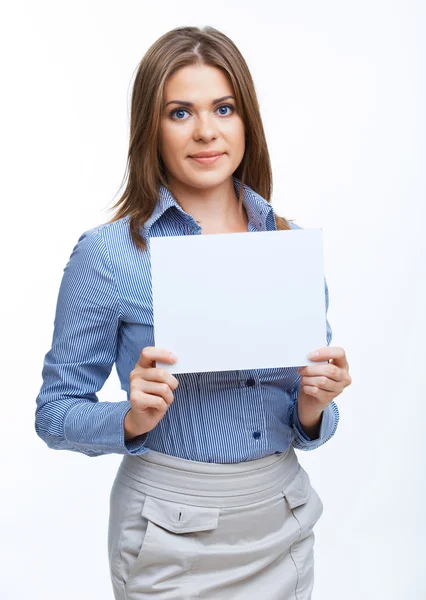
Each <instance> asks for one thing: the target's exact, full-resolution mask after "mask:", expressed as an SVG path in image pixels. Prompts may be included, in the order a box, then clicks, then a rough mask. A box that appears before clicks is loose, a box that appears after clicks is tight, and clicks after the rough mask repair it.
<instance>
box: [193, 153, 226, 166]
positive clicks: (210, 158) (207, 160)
mask: <svg viewBox="0 0 426 600" xmlns="http://www.w3.org/2000/svg"><path fill="white" fill-rule="evenodd" d="M221 156H223V154H217V155H216V156H205V157H201V156H199V157H195V156H190V157H189V158H192V160H196V161H197V162H198V163H200V164H201V165H211V164H212V163H214V162H216V161H217V160H219V158H220V157H221Z"/></svg>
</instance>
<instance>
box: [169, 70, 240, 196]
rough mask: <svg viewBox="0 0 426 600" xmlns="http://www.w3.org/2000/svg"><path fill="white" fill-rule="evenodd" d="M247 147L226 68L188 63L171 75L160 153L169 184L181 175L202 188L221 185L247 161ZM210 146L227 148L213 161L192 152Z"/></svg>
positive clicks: (217, 148) (180, 180)
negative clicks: (201, 160)
mask: <svg viewBox="0 0 426 600" xmlns="http://www.w3.org/2000/svg"><path fill="white" fill-rule="evenodd" d="M226 96H231V97H227V98H224V97H226ZM219 99H220V101H219V102H218V101H217V100H219ZM172 101H173V102H172ZM175 101H176V102H175ZM185 103H191V105H190V106H188V104H185ZM244 149H245V135H244V123H243V120H242V119H241V117H240V115H239V114H238V113H237V108H236V102H235V99H234V92H233V89H232V86H231V84H230V83H229V81H228V79H227V77H226V75H225V74H224V72H223V71H222V70H221V69H218V68H216V67H211V66H204V65H203V66H195V65H191V66H188V67H182V68H181V69H179V71H177V72H176V73H175V74H174V75H173V76H172V77H170V78H169V79H168V81H167V82H166V86H165V91H164V103H163V112H162V116H161V126H160V154H161V156H162V159H163V161H164V164H165V167H166V173H167V181H168V183H169V184H171V185H173V181H174V180H178V181H179V182H180V183H183V184H185V185H187V186H191V187H196V188H208V187H212V186H216V185H218V184H220V183H222V182H223V181H225V180H226V179H227V178H229V177H231V176H232V174H233V173H234V171H235V170H236V169H237V167H238V165H239V164H240V163H241V160H242V158H243V155H244ZM210 150H211V151H215V152H219V153H221V156H220V158H218V159H217V160H215V161H214V162H212V163H210V164H209V163H202V162H198V161H197V160H195V159H194V158H191V155H193V154H196V153H198V152H203V151H210Z"/></svg>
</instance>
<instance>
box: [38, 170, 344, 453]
mask: <svg viewBox="0 0 426 600" xmlns="http://www.w3.org/2000/svg"><path fill="white" fill-rule="evenodd" d="M233 182H234V189H235V191H236V193H237V194H238V193H239V190H240V185H241V182H240V180H239V179H237V178H236V177H234V178H233ZM244 206H245V209H246V211H247V215H248V218H249V224H248V232H256V231H271V230H276V222H275V218H274V215H273V209H272V206H271V204H270V203H269V202H267V201H266V200H265V199H264V198H262V197H261V196H260V195H259V194H257V193H256V192H254V190H252V189H251V188H250V187H249V186H247V185H246V186H245V187H244ZM290 225H291V227H292V229H300V227H299V226H298V225H295V224H294V223H290ZM143 229H144V230H145V234H147V235H146V239H147V243H148V248H147V250H145V251H143V250H139V249H138V248H136V246H135V245H134V243H133V242H132V238H131V236H130V230H129V223H128V217H124V218H122V219H120V220H118V221H115V222H113V223H106V224H102V225H100V226H98V227H95V228H93V229H90V230H88V231H85V232H84V233H83V234H82V235H81V236H80V238H79V239H78V241H77V243H76V245H75V246H74V248H73V251H72V253H71V256H70V258H69V261H68V263H67V264H66V266H65V268H64V273H63V276H62V281H61V285H60V288H59V293H58V299H57V306H56V314H55V321H54V328H53V339H52V344H51V348H50V350H49V351H48V352H47V354H46V355H45V357H44V363H43V370H42V386H41V389H40V392H39V394H38V396H37V399H36V404H37V407H36V411H35V430H36V432H37V434H38V435H39V436H40V438H41V439H42V440H44V441H45V443H46V444H47V445H48V447H49V448H54V449H57V450H72V451H75V452H81V453H83V454H86V455H87V456H100V455H101V454H110V453H116V454H142V453H144V452H147V451H149V450H150V449H152V450H157V451H158V452H163V453H166V454H170V455H173V456H178V457H181V458H185V459H189V460H198V461H203V462H218V463H232V462H240V461H248V460H253V459H256V458H261V457H263V456H266V455H269V454H273V453H281V452H284V451H285V450H286V449H287V448H288V446H289V445H290V444H293V445H294V447H295V448H299V449H301V450H313V449H315V448H317V447H318V446H320V445H322V444H324V442H326V441H327V440H329V439H330V438H331V436H332V435H333V434H334V432H335V430H336V428H337V423H338V421H339V412H338V409H337V405H336V404H335V403H334V402H332V403H331V404H330V405H329V406H328V408H327V409H326V410H325V411H324V413H323V416H322V422H321V429H320V435H319V437H318V438H317V439H315V440H311V439H310V438H309V437H308V436H307V435H306V433H305V432H304V431H303V428H302V426H301V424H300V422H299V420H298V416H297V395H298V391H299V387H300V376H299V375H298V374H297V368H298V367H291V368H290V367H285V368H273V369H249V370H242V371H215V372H207V373H183V374H176V375H175V377H176V378H177V379H178V381H179V386H178V387H177V389H176V390H175V391H174V402H173V403H172V404H171V405H170V406H169V408H168V410H167V412H166V413H165V415H164V417H163V418H162V419H161V421H160V422H159V423H158V424H157V426H156V427H155V428H154V429H153V430H152V431H150V432H148V433H146V434H144V435H141V436H138V437H136V438H133V439H131V440H128V441H127V442H126V441H125V438H124V424H123V421H124V417H125V415H126V413H127V412H128V410H130V402H129V396H130V390H129V374H130V371H131V370H133V369H134V367H135V364H136V362H137V360H138V358H139V356H140V353H141V351H142V349H143V348H144V347H145V346H154V345H155V344H154V336H153V309H152V290H151V271H150V254H149V238H150V237H152V236H154V237H156V236H169V235H193V234H195V235H199V234H201V227H200V226H199V225H198V224H197V222H196V221H195V219H194V218H193V217H192V216H191V215H189V214H188V213H186V212H185V211H184V210H183V209H182V208H181V207H180V205H179V204H178V203H177V201H176V199H175V198H174V197H173V196H172V194H171V193H170V192H169V191H168V190H167V189H166V188H165V187H163V186H161V188H160V193H159V198H158V202H157V204H156V207H155V209H154V211H153V213H152V215H151V217H150V218H149V219H148V220H147V222H146V223H145V225H144V227H143ZM141 232H143V231H142V229H141ZM324 284H325V318H326V324H327V327H326V330H327V345H329V344H330V341H331V337H332V330H331V327H330V325H329V323H328V320H327V311H328V302H329V301H328V288H327V282H326V280H325V279H324ZM247 326H248V327H250V326H251V324H250V323H247ZM170 350H171V351H173V348H170ZM114 363H115V366H116V370H117V374H118V377H119V379H120V382H121V388H122V389H123V390H125V391H126V393H127V399H126V400H123V401H117V402H108V401H105V402H100V401H99V400H98V397H97V395H96V393H97V392H98V391H99V390H100V389H101V388H102V386H103V384H104V382H105V381H106V379H107V378H108V376H109V374H110V373H111V370H112V367H113V365H114Z"/></svg>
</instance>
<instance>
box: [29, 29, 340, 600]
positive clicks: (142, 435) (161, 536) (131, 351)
mask: <svg viewBox="0 0 426 600" xmlns="http://www.w3.org/2000/svg"><path fill="white" fill-rule="evenodd" d="M130 137H131V139H130V148H129V173H128V183H127V187H126V189H125V192H124V194H123V196H122V197H121V199H120V200H119V202H117V204H116V205H115V206H114V207H117V206H119V210H118V211H117V213H116V215H115V217H114V218H113V219H112V220H111V221H110V222H108V223H106V224H103V225H100V226H99V227H96V228H94V229H92V230H90V231H86V232H84V233H83V234H82V235H81V237H80V238H79V240H78V242H77V244H76V246H75V247H74V249H73V252H72V254H71V257H70V260H69V262H68V264H67V265H66V267H65V269H64V275H63V279H62V282H61V287H60V290H59V296H58V305H57V311H56V319H55V329H54V335H53V341H52V347H51V349H50V350H49V352H48V353H47V354H46V356H45V361H44V367H43V385H42V388H41V390H40V394H39V396H38V398H37V411H36V423H35V427H36V431H37V433H38V435H39V436H40V437H41V438H42V439H43V440H44V441H45V442H46V443H47V444H48V446H49V447H51V448H56V449H68V450H73V451H76V452H82V453H83V454H87V455H88V456H100V455H102V454H108V453H117V454H123V455H124V456H123V460H122V463H121V465H120V468H119V470H118V473H117V476H116V478H115V481H114V484H113V487H112V490H111V498H110V521H109V535H108V552H109V560H110V573H111V581H112V585H113V589H114V594H115V598H116V599H123V600H124V599H127V600H131V599H135V600H136V599H142V598H151V597H152V598H154V597H155V598H157V599H158V600H160V599H161V600H163V599H164V600H168V599H179V600H183V599H189V598H205V599H215V600H216V599H222V598H223V599H226V600H231V599H232V600H246V599H247V598H249V597H251V593H253V592H261V594H262V598H264V599H265V600H290V598H291V599H293V598H298V600H305V599H308V598H310V597H311V591H312V586H313V577H314V575H313V543H314V533H313V529H312V528H313V526H314V524H315V523H316V522H317V520H318V518H319V517H320V515H321V513H322V503H321V500H320V498H319V497H318V495H317V493H316V492H315V490H314V489H313V488H312V486H311V484H310V481H309V477H308V475H307V473H306V472H305V471H304V470H303V469H302V468H301V466H300V465H299V463H298V461H297V457H296V454H295V451H294V448H299V449H302V450H312V449H314V448H317V447H318V446H320V445H322V444H323V443H325V442H326V441H327V440H328V439H330V437H331V436H332V435H333V434H334V432H335V430H336V427H337V423H338V419H339V413H338V410H337V406H336V404H335V403H334V401H333V400H334V398H336V396H338V395H339V394H340V393H341V392H342V391H343V389H344V388H345V387H346V386H347V385H349V384H350V383H351V379H350V376H349V371H348V363H347V360H346V356H345V352H344V350H343V349H342V348H335V347H330V346H329V344H330V340H331V335H332V332H331V328H330V325H329V323H328V321H326V323H327V346H325V347H324V348H320V349H319V355H318V357H317V358H315V357H312V360H316V359H317V360H319V361H329V362H328V363H324V362H323V364H319V365H315V364H312V365H310V366H308V367H304V368H303V369H299V370H297V369H296V367H294V368H273V369H258V370H247V371H223V372H212V373H189V374H185V373H183V374H177V375H176V376H173V375H172V374H171V373H169V372H168V371H166V370H162V369H161V363H163V364H164V363H172V362H173V361H175V360H177V359H176V357H173V356H172V355H171V354H170V350H172V349H164V348H156V347H155V346H154V337H153V314H152V296H151V279H150V259H149V240H150V237H152V236H164V235H166V236H170V235H201V234H211V233H234V232H256V231H266V230H283V229H286V230H288V229H294V228H298V226H297V225H295V224H290V223H289V222H287V221H286V220H285V219H284V218H282V217H278V216H277V215H276V214H274V212H273V210H272V206H271V204H270V196H271V187H272V176H271V169H270V162H269V155H268V150H267V145H266V141H265V136H264V131H263V126H262V121H261V117H260V113H259V106H258V103H257V100H256V94H255V90H254V85H253V81H252V79H251V76H250V73H249V70H248V67H247V65H246V63H245V61H244V59H243V57H242V56H241V54H240V52H239V51H238V49H237V48H236V47H235V45H234V44H233V43H232V42H231V40H230V39H229V38H227V37H226V36H225V35H224V34H222V33H221V32H219V31H217V30H216V29H214V28H211V27H206V28H204V29H203V30H201V29H199V28H197V27H182V28H177V29H174V30H172V31H170V32H168V33H166V34H165V35H164V36H162V37H161V38H160V39H159V40H157V42H155V43H154V44H153V45H152V46H151V48H150V49H149V50H148V52H147V53H146V55H145V56H144V58H143V60H142V61H141V63H140V65H139V69H138V72H137V75H136V79H135V83H134V88H133V97H132V112H131V136H130ZM212 154H215V155H216V158H213V157H212V156H211V155H212ZM208 156H210V158H208ZM170 301H171V302H172V301H173V290H170ZM327 310H328V289H327V284H326V282H325V318H326V316H327ZM255 325H256V324H255V323H248V324H247V326H249V327H250V326H255ZM200 350H202V349H200ZM114 363H115V364H116V368H117V372H118V375H119V377H120V380H121V383H122V388H123V389H125V390H126V392H127V395H128V399H127V400H125V401H122V402H113V403H110V402H99V401H98V398H97V396H96V392H97V391H98V390H99V389H100V388H101V387H102V385H103V383H104V381H105V380H106V379H107V377H108V376H109V374H110V372H111V369H112V367H113V365H114ZM157 363H159V366H157Z"/></svg>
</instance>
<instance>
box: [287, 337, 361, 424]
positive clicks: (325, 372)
mask: <svg viewBox="0 0 426 600" xmlns="http://www.w3.org/2000/svg"><path fill="white" fill-rule="evenodd" d="M317 352H318V355H317V356H313V353H311V354H309V358H310V360H328V364H323V365H308V366H306V367H301V368H300V369H298V371H297V373H298V374H299V375H302V378H301V380H300V391H299V395H298V399H297V400H298V406H299V417H300V416H301V413H303V415H304V417H305V418H306V417H311V415H312V416H314V415H319V414H321V413H322V412H323V411H324V410H325V409H326V408H327V406H328V405H329V404H330V402H331V401H332V400H334V398H336V396H338V395H339V394H341V393H342V392H343V390H344V389H345V388H346V387H347V386H348V385H350V384H351V383H352V379H351V377H350V375H349V365H348V361H347V360H346V353H345V351H344V350H343V348H338V347H335V346H325V347H324V348H319V349H318V350H317Z"/></svg>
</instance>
